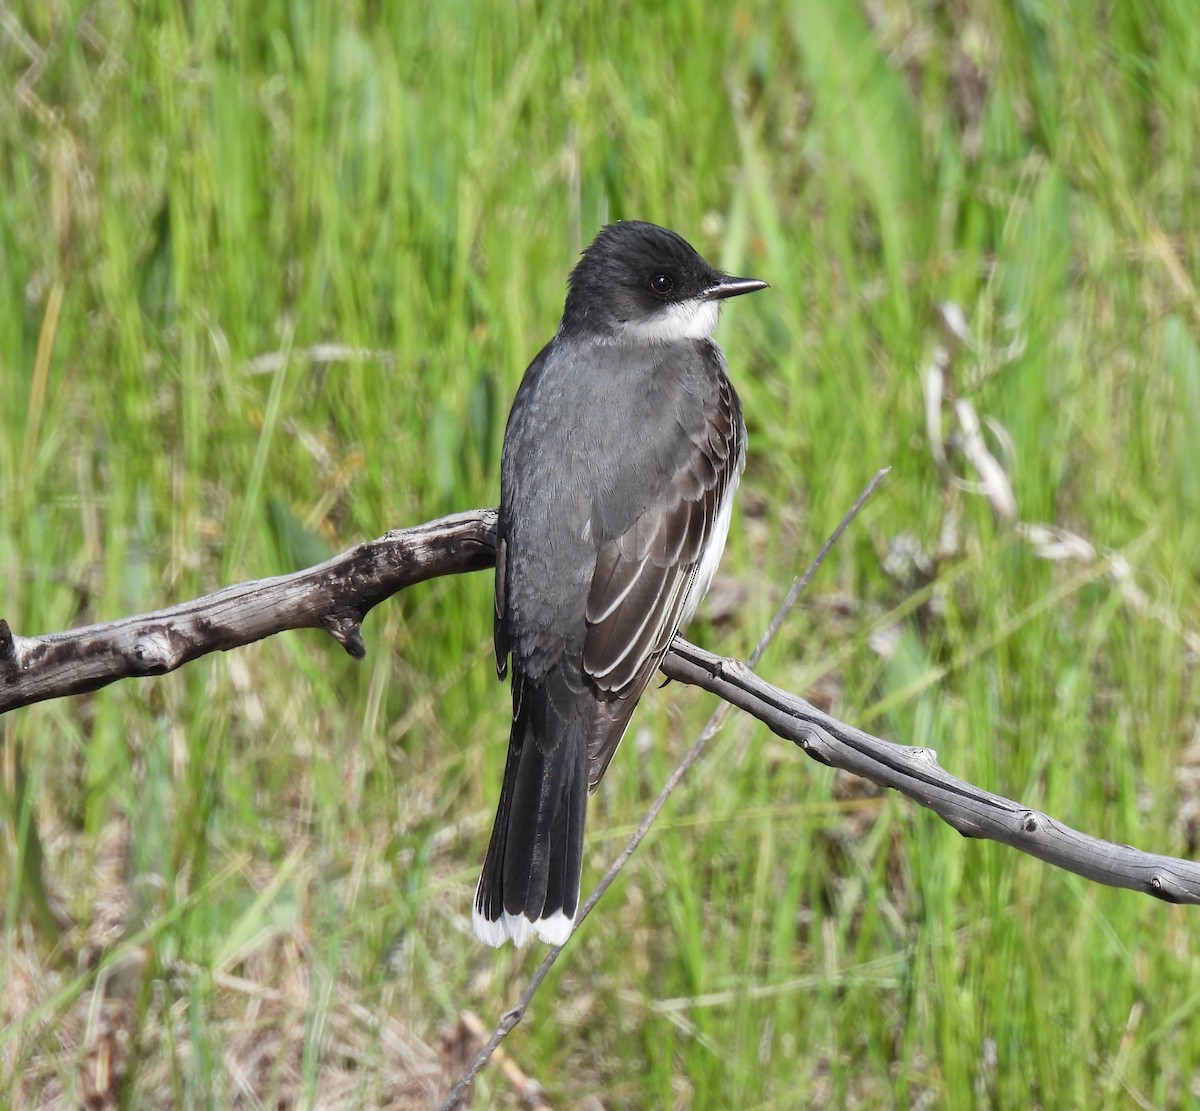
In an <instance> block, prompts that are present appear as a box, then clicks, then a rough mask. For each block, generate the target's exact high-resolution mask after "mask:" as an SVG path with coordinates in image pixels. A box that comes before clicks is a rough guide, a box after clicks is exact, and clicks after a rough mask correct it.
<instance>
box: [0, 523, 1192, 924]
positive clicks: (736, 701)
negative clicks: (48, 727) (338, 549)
mask: <svg viewBox="0 0 1200 1111" xmlns="http://www.w3.org/2000/svg"><path fill="white" fill-rule="evenodd" d="M495 523H496V515H495V512H494V511H492V510H475V511H472V512H467V513H458V514H455V515H453V516H450V517H444V518H442V519H441V520H438V521H430V522H429V523H427V524H424V525H419V526H417V527H415V528H410V529H400V530H397V531H394V532H389V533H388V534H387V535H386V536H382V537H380V538H379V539H378V540H373V541H370V542H369V543H366V544H360V545H359V546H358V547H356V548H352V549H351V550H350V551H348V552H345V553H343V554H342V555H339V556H337V557H335V558H334V559H331V560H328V561H327V562H325V563H322V564H319V565H318V566H316V567H311V568H308V569H307V570H304V571H298V572H296V573H295V574H292V575H280V576H278V577H276V578H271V579H259V580H256V581H254V582H247V583H241V584H238V585H236V586H230V587H226V588H225V589H223V590H219V591H217V592H216V593H215V594H209V595H207V596H205V597H203V598H199V599H197V600H195V601H193V602H185V603H183V604H181V605H178V606H172V607H171V608H169V609H164V610H158V611H156V612H155V613H150V614H144V615H142V616H140V617H128V618H124V619H122V620H120V621H113V622H109V623H106V624H102V625H88V626H85V627H83V628H79V629H72V630H70V631H68V632H63V633H52V634H49V635H46V636H37V637H22V636H16V635H15V634H14V633H13V632H12V631H11V630H10V629H9V627H8V624H7V622H4V621H0V713H4V712H6V711H8V710H12V709H15V708H17V707H18V706H26V705H29V704H30V703H32V702H39V701H42V700H44V699H49V698H61V697H64V696H65V695H70V694H79V693H81V692H83V691H89V690H95V689H97V688H98V687H102V686H106V685H107V684H109V683H113V682H116V681H117V680H118V679H126V678H130V677H133V676H145V675H161V674H164V673H166V672H168V671H173V670H175V669H176V668H177V667H180V666H181V665H183V664H185V663H187V662H188V661H189V660H194V659H196V658H197V657H199V656H203V655H206V654H207V653H209V652H215V651H218V650H220V651H226V650H228V649H230V648H236V647H239V646H240V645H243V644H250V643H252V642H253V641H256V640H261V639H263V638H264V637H268V636H271V635H272V634H273V633H279V632H283V631H284V630H286V629H301V628H322V629H325V630H326V631H327V632H329V633H330V634H331V635H332V636H334V637H335V638H336V639H337V640H338V641H339V642H340V643H341V644H342V646H343V647H344V648H345V649H346V650H347V651H348V652H349V653H350V654H351V655H353V656H356V657H361V656H362V655H363V652H364V648H363V643H362V636H361V624H362V620H363V618H364V617H365V616H366V614H367V613H368V612H369V611H370V610H371V609H372V607H374V606H375V605H377V604H378V603H379V602H381V601H383V600H384V599H385V598H388V597H390V596H391V595H392V594H395V593H397V592H398V591H400V590H403V589H404V588H405V587H407V586H411V585H412V584H414V583H418V582H423V581H424V580H426V579H431V578H435V577H437V576H439V575H449V574H458V573H461V572H464V571H478V570H482V569H484V568H487V567H491V566H492V565H493V563H494V560H495V544H494V534H495ZM662 670H663V672H664V674H666V675H667V676H669V677H670V678H672V679H676V680H678V681H680V682H683V683H689V684H692V685H695V686H699V687H703V688H704V689H705V690H707V691H710V692H711V693H713V694H715V695H717V696H718V697H720V698H723V699H725V700H726V701H728V702H730V703H732V704H733V705H735V706H737V707H739V708H740V709H742V710H745V711H746V712H747V713H749V714H752V715H754V716H755V717H756V718H758V719H759V720H760V721H762V722H763V723H764V724H766V725H767V726H768V727H769V728H770V729H771V730H772V731H773V732H774V733H776V734H778V735H779V736H781V737H785V738H787V739H788V740H790V741H793V742H795V743H796V744H797V745H799V746H800V748H801V749H802V750H803V751H804V752H805V753H807V754H808V755H809V756H811V757H812V758H813V759H814V760H817V761H819V762H821V763H823V764H828V765H830V766H831V767H835V768H842V769H844V770H846V771H850V772H853V773H854V774H856V775H860V776H862V777H863V778H865V779H869V780H871V781H872V782H873V783H877V784H879V785H880V786H882V787H892V788H894V789H895V790H897V791H900V792H901V793H902V794H905V795H907V796H908V797H909V798H911V799H913V800H914V801H915V802H917V803H919V804H920V805H922V806H924V807H927V808H928V809H930V810H932V811H934V813H936V814H937V815H939V816H940V817H941V818H942V819H944V820H945V821H946V822H947V823H949V824H950V825H951V826H953V827H954V828H955V829H956V830H958V831H959V832H960V833H962V834H964V835H965V836H968V837H985V838H990V839H991V840H994V841H1000V842H1002V843H1003V844H1005V845H1011V846H1012V847H1013V848H1015V849H1019V850H1020V851H1021V852H1024V853H1028V854H1029V855H1031V856H1035V857H1038V858H1039V859H1041V860H1045V861H1047V862H1048V863H1050V864H1054V865H1056V866H1057V867H1060V868H1065V869H1067V870H1068V871H1072V872H1076V873H1078V874H1079V875H1081V876H1086V877H1087V878H1088V879H1092V880H1095V881H1097V882H1098V883H1104V884H1108V885H1109V886H1112V887H1127V888H1130V889H1132V890H1134V891H1143V892H1145V893H1146V894H1148V895H1153V896H1155V897H1156V898H1159V899H1164V900H1166V901H1168V902H1175V903H1200V865H1198V864H1196V863H1194V862H1192V861H1187V860H1180V859H1177V858H1174V857H1168V856H1159V855H1156V854H1153V853H1145V852H1142V851H1140V850H1138V849H1134V848H1131V847H1129V846H1128V845H1118V844H1115V843H1113V842H1110V841H1103V840H1101V839H1099V838H1096V837H1091V836H1088V835H1087V834H1084V833H1079V832H1078V831H1076V830H1073V829H1071V828H1070V827H1069V826H1065V825H1063V824H1062V823H1060V822H1057V821H1055V820H1054V819H1052V818H1050V817H1048V816H1047V815H1045V814H1042V813H1040V812H1038V811H1036V810H1032V809H1030V808H1029V807H1026V806H1022V805H1021V804H1019V803H1016V802H1013V801H1012V800H1011V799H1006V798H1003V797H1002V796H1000V795H994V794H991V793H990V792H988V791H984V790H983V789H981V788H979V787H975V786H973V785H972V784H970V783H966V782H964V781H963V780H961V779H956V778H955V777H954V776H952V775H950V774H949V773H947V772H946V771H944V770H943V769H942V768H941V767H940V766H939V765H938V763H937V758H936V756H935V755H934V753H933V751H932V750H931V749H926V748H913V747H910V746H907V745H899V744H893V743H890V742H888V741H883V740H880V739H879V738H878V737H873V736H871V735H870V734H869V733H864V732H863V731H862V730H859V729H855V728H854V727H853V726H850V725H846V724H845V723H844V722H840V721H838V720H837V719H836V718H833V717H830V716H829V715H828V714H824V713H822V712H821V711H820V710H818V709H816V708H815V707H814V706H811V705H810V704H809V703H807V702H805V701H804V700H803V699H802V698H798V697H797V696H796V695H793V694H789V693H788V692H786V691H782V690H780V689H779V688H777V687H773V686H772V685H771V684H770V683H767V682H764V681H763V680H762V679H760V678H759V677H758V676H757V675H755V674H754V673H753V672H752V671H750V670H749V668H747V667H746V666H745V665H743V664H740V663H737V662H736V661H733V660H728V659H722V658H721V657H719V656H714V655H712V654H711V653H708V652H704V651H703V650H701V649H699V648H697V647H696V646H695V645H693V644H690V643H688V642H687V641H685V640H683V639H682V638H680V637H677V638H676V639H675V642H674V644H673V645H672V647H671V651H670V652H669V653H668V655H667V658H666V659H665V660H664V661H663V665H662Z"/></svg>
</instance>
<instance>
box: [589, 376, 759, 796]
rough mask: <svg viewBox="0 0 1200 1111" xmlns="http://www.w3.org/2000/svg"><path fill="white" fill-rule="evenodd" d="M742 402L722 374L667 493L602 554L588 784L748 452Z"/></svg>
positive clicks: (666, 639) (683, 598)
mask: <svg viewBox="0 0 1200 1111" xmlns="http://www.w3.org/2000/svg"><path fill="white" fill-rule="evenodd" d="M742 441H743V425H742V415H741V406H740V405H739V403H738V399H737V395H736V394H735V393H734V392H733V387H732V386H731V385H730V384H729V381H728V380H727V379H726V378H724V376H722V378H721V383H720V390H719V391H718V396H717V398H716V400H715V403H714V405H713V406H712V407H711V408H710V410H709V412H708V413H707V414H706V420H705V423H704V426H703V428H702V429H701V430H700V433H699V435H698V436H697V437H696V438H695V439H694V440H693V445H692V446H693V450H692V451H691V452H690V453H689V455H688V457H687V459H686V460H685V461H684V463H683V465H682V466H681V467H680V468H679V469H678V470H677V472H676V473H675V475H674V476H673V477H672V479H671V482H670V484H669V485H668V488H667V490H666V492H665V493H664V495H663V497H662V498H661V499H659V501H658V502H656V503H655V504H653V505H651V506H650V507H649V508H648V509H647V510H646V511H645V512H644V513H642V514H641V516H639V517H638V518H637V520H636V521H634V523H633V525H632V526H631V527H630V528H629V529H628V530H627V531H626V532H625V533H623V534H622V535H621V536H618V537H617V538H616V539H614V540H611V541H609V542H608V543H606V544H604V545H603V546H602V547H601V549H600V551H599V553H598V556H597V560H596V572H595V575H594V576H593V578H592V586H591V591H590V593H589V595H588V602H587V622H588V631H587V639H586V640H585V642H584V652H583V668H584V671H585V673H586V674H587V675H588V677H589V678H590V679H591V681H592V683H593V685H594V686H595V687H596V689H597V691H598V692H599V693H600V695H601V698H602V699H603V700H604V701H603V703H602V705H601V707H599V708H598V709H599V711H600V712H598V714H597V720H596V723H595V727H594V728H593V730H592V735H591V737H590V739H589V742H588V785H589V787H591V788H593V789H594V788H595V786H596V785H597V784H598V783H599V782H600V779H601V777H602V776H603V775H604V772H605V769H606V768H607V767H608V763H609V761H610V760H611V759H612V757H613V753H614V752H616V749H617V745H618V744H620V741H621V736H622V734H623V733H624V732H625V728H626V726H627V725H628V724H629V718H630V716H631V715H632V713H633V709H634V706H635V705H636V704H637V700H638V698H639V696H640V695H641V693H642V691H644V690H645V689H646V685H647V684H648V683H649V682H650V679H651V678H652V677H653V675H654V672H655V671H656V670H657V668H658V665H659V663H660V662H661V660H662V657H663V655H664V654H665V653H666V650H667V648H668V647H669V645H670V643H671V638H672V637H673V636H674V635H675V632H676V630H677V629H678V628H679V623H680V619H681V618H682V616H683V611H684V606H685V604H686V602H687V601H688V595H689V591H690V590H691V588H692V585H693V583H694V581H695V578H696V573H697V569H698V566H699V563H700V559H701V556H702V555H703V553H704V550H705V548H706V547H707V545H708V543H709V541H710V540H711V539H712V536H713V533H714V526H715V524H716V520H717V514H718V510H719V508H720V505H721V502H722V499H723V498H724V497H725V494H726V491H727V490H729V487H730V485H731V483H734V482H736V480H737V474H738V468H739V467H740V465H741V461H742V454H743V448H744V445H743V442H742Z"/></svg>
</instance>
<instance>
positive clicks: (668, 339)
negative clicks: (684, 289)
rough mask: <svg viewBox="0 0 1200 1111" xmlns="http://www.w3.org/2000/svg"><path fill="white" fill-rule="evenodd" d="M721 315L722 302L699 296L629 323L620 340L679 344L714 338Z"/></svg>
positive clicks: (619, 335) (620, 333)
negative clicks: (691, 340) (690, 340)
mask: <svg viewBox="0 0 1200 1111" xmlns="http://www.w3.org/2000/svg"><path fill="white" fill-rule="evenodd" d="M720 315H721V304H720V302H719V301H704V300H701V299H700V298H699V297H697V298H694V299H693V300H691V301H681V302H679V303H678V304H674V305H663V307H662V308H661V309H659V310H658V312H656V313H655V314H654V315H653V316H651V317H649V318H648V319H644V320H627V321H625V323H624V325H623V326H622V327H621V330H620V331H619V332H618V333H617V335H618V337H619V338H621V339H632V340H639V341H641V342H642V343H676V342H678V341H679V340H685V339H712V334H713V332H715V331H716V330H717V319H718V318H719V317H720Z"/></svg>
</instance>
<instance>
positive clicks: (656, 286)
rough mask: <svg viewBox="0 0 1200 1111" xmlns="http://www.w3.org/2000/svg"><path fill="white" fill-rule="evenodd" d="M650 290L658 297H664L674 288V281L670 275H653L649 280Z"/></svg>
mask: <svg viewBox="0 0 1200 1111" xmlns="http://www.w3.org/2000/svg"><path fill="white" fill-rule="evenodd" d="M650 288H651V289H652V290H654V292H655V293H657V294H658V295H659V296H660V297H665V296H666V295H667V294H668V293H670V292H671V290H672V289H674V288H675V279H674V278H672V277H671V275H670V274H655V275H654V277H653V278H651V279H650Z"/></svg>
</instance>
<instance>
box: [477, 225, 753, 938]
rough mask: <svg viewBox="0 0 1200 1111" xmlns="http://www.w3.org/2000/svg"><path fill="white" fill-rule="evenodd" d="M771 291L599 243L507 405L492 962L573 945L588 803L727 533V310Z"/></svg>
mask: <svg viewBox="0 0 1200 1111" xmlns="http://www.w3.org/2000/svg"><path fill="white" fill-rule="evenodd" d="M766 285H767V283H766V282H762V281H758V280H757V279H754V278H734V277H731V276H729V275H728V274H723V273H721V272H720V271H718V270H715V269H713V267H711V266H710V265H709V264H708V263H707V262H705V261H704V259H703V258H701V257H700V255H699V254H697V253H696V251H695V250H693V248H692V247H691V246H690V245H689V244H688V243H687V241H686V240H684V239H683V238H682V237H681V236H679V235H677V234H676V233H675V232H673V231H668V230H667V229H666V228H660V227H656V226H655V225H654V224H646V223H641V222H636V221H621V222H619V223H615V224H610V225H609V226H608V227H606V228H604V229H603V230H602V231H601V232H600V234H599V235H597V236H596V239H595V240H594V241H593V243H592V244H591V246H589V247H588V248H587V250H586V251H584V252H583V255H582V257H581V258H580V260H579V263H578V264H577V265H576V267H575V269H574V271H573V272H572V273H571V277H570V280H569V283H568V293H567V301H566V306H565V307H564V309H563V316H562V322H561V323H560V324H559V326H558V331H557V332H556V333H555V336H554V338H553V339H552V340H551V341H550V342H549V343H548V344H547V345H546V346H545V347H544V348H543V349H542V351H541V353H540V354H539V355H538V356H537V358H536V359H534V361H533V362H532V363H531V364H530V366H529V369H528V370H526V372H525V377H524V379H523V380H522V382H521V386H520V389H519V390H518V391H517V396H516V400H515V401H514V403H513V407H512V412H511V413H510V414H509V418H508V427H507V430H506V431H505V434H504V451H503V455H502V460H501V477H500V517H499V523H498V525H497V550H496V591H495V643H496V670H497V672H498V673H499V675H500V677H501V678H502V679H503V678H504V676H505V675H506V674H507V672H508V669H509V661H510V660H511V668H512V706H513V710H512V731H511V734H510V736H509V743H508V759H507V762H506V764H505V767H504V783H503V786H502V787H501V789H500V803H499V806H498V807H497V810H496V823H495V826H494V828H493V830H492V840H491V843H490V845H489V846H488V851H487V857H486V859H485V861H484V865H483V873H482V875H481V876H480V879H479V886H478V888H477V889H476V892H475V913H474V922H475V932H476V933H477V934H478V935H479V937H480V938H481V939H482V940H483V941H485V942H487V943H488V944H489V945H501V944H503V942H504V941H505V939H507V938H511V939H512V940H513V942H515V943H516V944H517V945H518V946H519V945H523V944H524V943H525V941H526V940H528V938H529V937H530V935H531V934H537V935H538V936H539V937H541V938H543V939H544V940H546V941H548V942H551V943H553V944H556V945H561V944H562V943H563V942H564V941H566V939H567V937H568V936H570V933H571V929H572V927H573V925H574V921H575V912H576V909H577V907H578V904H579V881H580V870H581V868H582V864H583V825H584V817H585V814H586V811H587V795H588V792H589V790H594V789H595V788H596V785H597V784H598V783H599V782H600V778H601V776H603V775H604V772H605V769H606V768H607V767H608V762H609V761H610V760H611V759H612V757H613V753H614V752H615V751H616V748H617V745H618V744H619V743H620V741H621V736H622V734H624V732H625V729H626V726H628V724H629V718H630V716H631V715H632V713H633V710H634V707H635V706H636V705H637V701H638V698H639V697H640V696H641V693H642V691H644V690H645V689H646V685H647V683H649V682H650V680H651V678H652V677H653V676H654V673H655V671H656V669H657V668H658V665H659V663H660V662H661V660H662V658H663V655H664V654H665V653H666V650H667V648H668V646H669V645H670V643H671V638H672V637H673V636H674V635H675V632H676V630H677V629H678V628H679V626H680V625H681V624H682V623H684V622H686V621H688V620H689V619H690V618H691V616H692V614H693V613H694V612H695V610H696V606H697V604H698V603H699V601H700V599H701V598H703V596H704V594H705V592H706V591H707V590H708V587H709V584H710V583H711V582H712V577H713V573H714V572H715V571H716V568H717V563H718V562H719V560H720V558H721V552H722V550H723V549H724V547H725V538H726V536H727V535H728V532H729V520H730V516H731V513H732V506H733V494H734V490H735V489H736V487H737V483H738V478H739V476H740V474H741V470H742V467H743V465H744V462H745V442H746V427H745V424H744V422H743V420H742V408H741V403H740V402H739V401H738V396H737V394H736V393H735V392H734V389H733V386H732V385H731V384H730V382H729V379H728V377H726V373H725V371H726V366H725V358H724V356H723V355H722V354H721V349H720V348H719V347H718V346H717V345H716V343H714V342H713V339H712V335H713V331H714V329H715V328H716V326H717V317H718V315H719V313H720V307H721V302H722V301H723V300H724V299H725V298H727V297H737V296H739V295H740V294H743V293H752V292H754V291H755V290H758V289H763V288H765V286H766Z"/></svg>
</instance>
